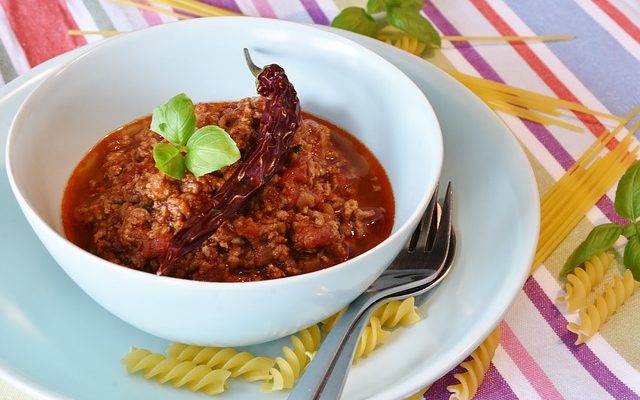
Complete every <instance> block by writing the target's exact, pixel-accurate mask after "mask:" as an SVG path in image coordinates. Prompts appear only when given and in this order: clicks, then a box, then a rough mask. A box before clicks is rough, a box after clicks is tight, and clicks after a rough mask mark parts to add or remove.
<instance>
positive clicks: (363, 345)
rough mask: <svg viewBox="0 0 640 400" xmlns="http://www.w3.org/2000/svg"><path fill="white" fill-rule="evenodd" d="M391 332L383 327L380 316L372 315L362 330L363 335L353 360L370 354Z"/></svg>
mask: <svg viewBox="0 0 640 400" xmlns="http://www.w3.org/2000/svg"><path fill="white" fill-rule="evenodd" d="M390 334H391V333H390V332H389V331H385V330H384V329H382V324H381V323H380V320H379V319H378V317H371V319H369V323H368V324H367V326H366V327H365V328H364V330H363V331H362V335H360V339H359V340H358V344H357V346H356V351H355V353H354V355H353V362H356V361H358V360H359V359H361V358H362V357H365V356H367V355H369V353H371V352H372V351H374V350H375V349H376V347H378V346H380V345H381V344H382V343H383V342H384V341H385V339H386V338H387V336H389V335H390Z"/></svg>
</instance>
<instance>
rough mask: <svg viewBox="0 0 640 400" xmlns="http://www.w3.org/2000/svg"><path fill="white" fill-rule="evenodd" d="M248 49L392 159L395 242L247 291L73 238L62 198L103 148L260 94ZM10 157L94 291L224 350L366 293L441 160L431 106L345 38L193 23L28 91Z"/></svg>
mask: <svg viewBox="0 0 640 400" xmlns="http://www.w3.org/2000/svg"><path fill="white" fill-rule="evenodd" d="M244 47H247V48H249V49H250V50H251V52H252V56H253V59H254V61H255V62H256V63H257V64H260V65H264V64H271V63H277V64H279V65H280V66H282V67H283V68H284V69H285V71H286V72H287V75H288V76H289V78H290V80H291V82H292V83H293V84H294V86H295V87H296V90H297V92H298V94H299V97H300V100H301V105H302V108H303V110H305V111H308V112H310V113H312V114H315V115H317V116H320V117H321V118H324V119H326V120H329V121H331V122H333V123H334V124H336V125H338V126H341V127H343V128H345V129H346V130H347V131H348V132H350V133H352V134H353V135H354V136H356V137H357V138H359V139H360V140H361V141H362V142H363V143H364V144H365V145H366V146H367V147H368V148H369V149H370V150H371V151H372V152H373V153H374V154H375V155H376V157H377V158H378V159H379V160H380V162H381V163H382V165H383V167H384V168H385V170H386V172H387V174H388V176H389V179H390V181H391V185H392V190H393V193H394V201H395V208H396V212H395V219H394V226H393V230H392V234H391V235H390V236H389V237H388V238H387V239H386V240H384V241H383V242H382V243H381V244H380V245H378V246H376V247H375V248H373V249H371V250H369V251H368V252H366V253H364V254H362V255H360V256H358V257H355V258H353V259H351V260H349V261H347V262H344V263H342V264H339V265H336V266H334V267H330V268H327V269H324V270H320V271H317V272H313V273H309V274H304V275H299V276H293V277H287V278H283V279H276V280H271V281H261V282H243V283H214V282H196V281H189V280H182V279H176V278H170V277H159V276H156V275H152V274H148V273H144V272H140V271H136V270H132V269H128V268H123V267H121V266H118V265H116V264H113V263H110V262H108V261H105V260H103V259H101V258H99V257H96V256H94V255H92V254H90V253H89V252H87V251H85V250H83V249H81V248H79V247H77V246H76V245H74V244H73V243H71V242H70V241H68V240H67V239H66V238H65V236H64V231H63V227H62V221H61V201H62V195H63V192H64V189H65V186H66V183H67V180H68V178H69V176H70V174H71V172H72V171H73V169H74V167H75V166H76V164H77V163H78V162H79V161H80V160H81V159H82V158H83V156H84V155H85V154H86V153H87V152H88V151H89V150H90V149H91V148H92V146H93V145H94V144H96V143H97V142H98V141H99V140H100V139H101V138H102V137H103V136H104V135H105V134H106V133H108V132H111V131H112V130H114V129H116V128H118V127H120V126H122V125H124V124H126V123H128V122H130V121H132V120H134V119H137V118H139V117H141V116H144V115H148V114H150V112H151V110H152V109H153V108H154V107H155V106H157V105H159V104H162V103H163V102H165V101H166V100H167V99H168V98H170V97H172V96H174V95H175V94H177V93H180V92H185V93H187V94H188V95H189V96H190V97H191V98H192V99H193V100H194V102H204V101H230V100H239V99H241V98H244V97H248V96H254V95H255V81H254V79H253V77H252V76H251V75H250V73H249V72H248V70H247V67H246V65H245V61H244V58H243V54H242V49H243V48H244ZM6 151H7V156H6V162H7V172H8V176H9V181H10V184H11V188H12V190H13V192H14V194H15V196H16V198H17V200H18V203H19V204H20V207H21V209H22V211H23V212H24V214H25V216H26V218H27V220H28V221H29V223H30V224H31V226H32V227H33V229H34V231H35V232H36V234H37V235H38V237H39V238H40V240H41V241H42V243H43V245H44V246H45V247H46V248H47V250H48V251H49V252H50V253H51V255H52V256H53V257H54V259H55V260H56V261H57V263H58V264H59V265H60V266H61V267H62V268H63V269H64V271H65V272H66V273H67V274H68V275H69V277H71V279H73V280H74V281H75V282H76V283H77V284H78V285H79V286H80V287H81V288H82V289H83V290H84V291H85V292H86V293H87V294H88V295H89V296H91V297H92V298H93V299H94V300H95V301H97V302H98V303H99V304H101V305H102V306H103V307H104V308H106V309H107V310H109V311H110V312H112V313H113V314H114V315H116V316H118V317H119V318H121V319H123V320H124V321H126V322H128V323H130V324H131V325H133V326H135V327H137V328H139V329H141V330H143V331H146V332H148V333H151V334H153V335H156V336H159V337H162V338H165V339H168V340H172V341H179V342H184V343H192V344H200V345H216V346H238V345H248V344H255V343H260V342H265V341H269V340H272V339H276V338H279V337H282V336H285V335H288V334H291V333H293V332H295V331H297V330H299V329H301V328H304V327H306V326H308V325H311V324H313V323H316V322H318V321H320V320H322V319H324V318H326V317H328V316H330V315H331V314H333V313H335V312H337V311H338V310H340V309H341V308H342V307H344V306H345V305H346V304H348V303H349V302H350V301H352V300H353V299H354V298H356V297H357V296H358V295H359V294H360V293H362V292H363V291H364V290H365V289H366V288H367V286H368V285H369V284H371V282H372V281H373V280H375V279H376V277H378V276H379V275H380V274H381V273H382V271H384V269H385V268H386V267H387V266H388V264H389V263H390V262H391V261H392V260H393V258H394V257H395V255H396V254H397V253H398V251H399V250H400V249H401V247H402V246H403V244H404V243H405V241H406V240H407V238H408V237H409V235H410V234H411V232H412V231H413V229H414V228H415V226H416V225H417V222H418V220H419V217H420V216H421V214H422V212H423V210H424V209H425V207H426V203H427V201H428V199H429V198H430V196H431V194H432V192H433V189H434V187H435V184H436V182H437V179H438V177H439V174H440V169H441V165H442V154H443V149H442V136H441V133H440V129H439V125H438V121H437V119H436V117H435V115H434V113H433V110H432V108H431V106H430V105H429V102H428V101H427V99H426V98H425V96H424V95H423V93H422V92H421V91H420V89H418V87H416V86H415V85H414V83H413V82H412V81H411V80H410V79H409V78H407V77H406V76H405V75H404V74H403V73H402V72H400V70H398V69H397V68H395V67H394V66H392V65H391V64H390V63H388V62H387V61H385V60H384V59H383V58H381V57H379V56H378V55H376V54H374V53H373V52H371V51H369V50H367V49H366V48H364V47H362V46H360V45H358V44H356V43H354V42H352V41H350V40H348V39H345V38H342V37H340V36H338V35H335V34H333V33H329V32H325V31H322V30H319V29H316V28H313V27H310V26H306V25H301V24H295V23H290V22H285V21H277V20H269V19H254V18H249V17H228V18H226V17H225V18H211V19H204V18H203V19H194V20H189V21H184V22H178V23H172V24H166V25H161V26H157V27H153V28H150V29H146V30H143V31H138V32H134V33H129V34H126V35H122V36H119V37H116V38H113V39H109V40H107V41H105V42H104V43H103V44H101V45H99V46H96V47H95V48H94V49H92V50H89V51H88V52H87V53H85V54H83V55H81V56H80V57H78V58H77V59H75V60H73V61H72V62H70V63H69V64H67V65H66V66H65V67H64V68H62V69H61V70H60V71H59V72H57V73H55V74H54V75H52V76H51V77H50V78H48V79H47V80H45V81H44V83H43V84H42V85H41V86H39V87H38V88H37V89H36V90H35V91H34V92H33V93H32V94H31V95H30V97H29V98H28V99H27V100H26V101H25V102H24V104H23V105H22V107H21V108H20V110H19V111H18V113H17V115H16V117H15V119H14V121H13V124H12V126H11V129H10V133H9V137H8V141H7V149H6ZM27 289H28V288H25V290H27Z"/></svg>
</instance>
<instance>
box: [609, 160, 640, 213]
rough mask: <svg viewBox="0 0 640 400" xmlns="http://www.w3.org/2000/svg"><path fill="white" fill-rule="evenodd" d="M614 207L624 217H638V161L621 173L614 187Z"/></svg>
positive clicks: (639, 199) (639, 180) (639, 193)
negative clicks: (615, 187)
mask: <svg viewBox="0 0 640 400" xmlns="http://www.w3.org/2000/svg"><path fill="white" fill-rule="evenodd" d="M614 205H615V208H616V211H617V212H618V214H620V216H622V217H624V218H628V219H630V220H632V221H635V220H636V219H638V217H640V162H639V161H636V162H635V163H634V164H633V165H632V166H631V167H629V169H628V170H627V171H626V172H625V173H624V175H622V178H620V182H618V188H617V189H616V200H615V203H614Z"/></svg>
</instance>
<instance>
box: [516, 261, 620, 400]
mask: <svg viewBox="0 0 640 400" xmlns="http://www.w3.org/2000/svg"><path fill="white" fill-rule="evenodd" d="M542 269H544V268H539V269H538V271H540V270H542ZM506 321H507V323H508V324H509V327H510V328H511V330H512V331H513V333H514V335H515V336H516V337H517V338H518V340H519V341H520V343H522V345H523V346H524V348H525V349H527V352H528V353H529V355H530V356H531V357H532V358H533V359H534V361H535V362H536V363H537V364H538V365H539V366H540V368H541V369H542V370H543V371H544V373H545V374H546V375H547V377H548V378H549V379H550V380H551V382H552V383H553V385H554V386H555V387H556V389H557V390H558V392H560V394H561V395H562V396H563V397H564V398H567V399H580V398H582V399H611V398H612V397H611V395H609V393H607V391H605V390H604V388H602V386H600V385H599V384H598V383H597V382H596V381H595V380H594V379H593V377H592V376H591V375H590V374H589V372H588V371H587V370H586V369H585V368H584V367H583V366H582V364H580V363H579V362H578V360H577V359H576V358H575V357H574V356H573V354H572V353H571V352H570V351H569V349H568V348H567V347H566V346H565V345H564V343H562V341H560V339H559V338H558V335H556V333H555V332H554V331H553V329H552V328H551V327H550V326H549V324H548V323H547V321H546V320H545V319H544V317H542V315H541V314H540V313H539V312H538V310H537V308H536V307H535V305H534V304H533V303H532V302H531V300H529V298H528V297H527V295H526V294H524V293H521V294H520V295H519V296H518V298H517V299H516V301H515V303H514V305H513V306H512V307H511V309H510V310H509V312H508V313H507V316H506ZM550 355H553V356H550Z"/></svg>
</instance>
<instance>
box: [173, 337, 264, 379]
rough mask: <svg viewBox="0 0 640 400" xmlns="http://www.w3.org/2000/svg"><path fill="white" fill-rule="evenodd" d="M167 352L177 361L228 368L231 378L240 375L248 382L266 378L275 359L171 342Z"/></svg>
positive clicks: (232, 350) (229, 349) (228, 349)
mask: <svg viewBox="0 0 640 400" xmlns="http://www.w3.org/2000/svg"><path fill="white" fill-rule="evenodd" d="M167 354H168V355H169V357H170V358H175V359H176V360H178V361H192V362H193V363H195V364H196V365H206V366H208V367H209V368H221V369H225V370H228V371H229V372H231V377H232V378H237V377H242V378H243V379H244V380H246V381H248V382H253V381H257V380H264V379H268V377H269V369H271V368H272V367H273V366H274V365H275V360H273V359H271V358H268V357H255V356H254V355H253V354H251V353H248V352H241V353H240V352H238V351H237V350H235V349H231V348H220V347H201V346H190V345H185V344H181V343H173V344H171V346H169V348H167Z"/></svg>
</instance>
